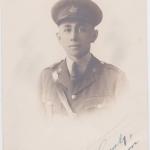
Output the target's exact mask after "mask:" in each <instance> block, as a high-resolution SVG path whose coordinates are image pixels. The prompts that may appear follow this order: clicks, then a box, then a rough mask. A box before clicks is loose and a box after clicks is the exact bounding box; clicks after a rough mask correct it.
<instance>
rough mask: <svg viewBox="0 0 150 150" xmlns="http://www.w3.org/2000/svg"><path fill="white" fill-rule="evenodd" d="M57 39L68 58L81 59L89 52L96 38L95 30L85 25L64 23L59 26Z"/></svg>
mask: <svg viewBox="0 0 150 150" xmlns="http://www.w3.org/2000/svg"><path fill="white" fill-rule="evenodd" d="M57 37H58V40H59V42H60V43H61V45H62V46H63V48H64V49H65V51H66V53H67V55H68V57H72V58H81V57H83V56H85V55H86V54H87V53H89V51H90V47H91V43H92V42H94V41H95V40H96V38H97V30H95V29H94V27H93V26H92V25H90V24H87V23H79V22H65V23H62V24H61V25H59V32H58V33H57Z"/></svg>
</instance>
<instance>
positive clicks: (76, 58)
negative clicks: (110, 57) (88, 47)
mask: <svg viewBox="0 0 150 150" xmlns="http://www.w3.org/2000/svg"><path fill="white" fill-rule="evenodd" d="M90 56H91V53H87V54H86V55H84V56H82V57H71V56H67V57H68V58H69V59H70V60H72V61H73V62H76V63H80V62H83V61H86V60H87V59H89V58H90Z"/></svg>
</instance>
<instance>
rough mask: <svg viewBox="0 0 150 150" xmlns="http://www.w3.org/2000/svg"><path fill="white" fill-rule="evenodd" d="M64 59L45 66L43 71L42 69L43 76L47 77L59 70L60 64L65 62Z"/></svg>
mask: <svg viewBox="0 0 150 150" xmlns="http://www.w3.org/2000/svg"><path fill="white" fill-rule="evenodd" d="M63 61H64V60H61V61H59V62H56V63H54V64H52V65H50V66H48V67H46V68H44V69H43V70H42V71H41V78H47V77H51V75H52V74H54V73H55V72H57V71H58V69H59V66H60V65H61V63H62V62H63Z"/></svg>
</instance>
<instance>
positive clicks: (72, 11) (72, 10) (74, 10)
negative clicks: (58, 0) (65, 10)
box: [69, 6, 78, 13]
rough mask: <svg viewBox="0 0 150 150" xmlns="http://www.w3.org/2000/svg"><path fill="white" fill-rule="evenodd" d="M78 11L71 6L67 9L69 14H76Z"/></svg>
mask: <svg viewBox="0 0 150 150" xmlns="http://www.w3.org/2000/svg"><path fill="white" fill-rule="evenodd" d="M77 11H78V8H77V7H75V6H72V7H71V8H70V9H69V12H70V13H76V12H77Z"/></svg>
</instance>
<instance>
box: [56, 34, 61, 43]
mask: <svg viewBox="0 0 150 150" xmlns="http://www.w3.org/2000/svg"><path fill="white" fill-rule="evenodd" d="M56 37H57V39H58V41H60V40H61V36H60V33H59V32H57V33H56Z"/></svg>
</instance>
